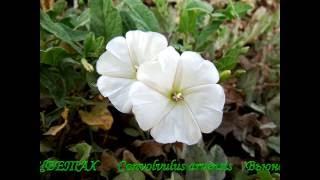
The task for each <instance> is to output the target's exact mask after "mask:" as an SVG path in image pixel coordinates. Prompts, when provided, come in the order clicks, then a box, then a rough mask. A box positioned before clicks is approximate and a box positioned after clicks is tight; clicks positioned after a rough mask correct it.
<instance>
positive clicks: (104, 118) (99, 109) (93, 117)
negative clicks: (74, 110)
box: [79, 103, 113, 130]
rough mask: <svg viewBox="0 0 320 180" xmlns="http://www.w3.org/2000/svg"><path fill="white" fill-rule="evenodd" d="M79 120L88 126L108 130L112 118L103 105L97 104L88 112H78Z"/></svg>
mask: <svg viewBox="0 0 320 180" xmlns="http://www.w3.org/2000/svg"><path fill="white" fill-rule="evenodd" d="M79 115H80V117H81V120H82V121H83V122H84V123H86V124H87V125H89V126H92V127H95V128H101V129H103V130H108V129H110V128H111V126H112V123H113V118H112V116H111V113H110V112H109V111H108V109H107V107H106V104H105V103H99V104H97V105H96V106H94V107H93V109H92V110H91V111H90V112H87V111H82V110H79Z"/></svg>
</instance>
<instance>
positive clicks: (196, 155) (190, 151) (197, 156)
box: [185, 145, 210, 180]
mask: <svg viewBox="0 0 320 180" xmlns="http://www.w3.org/2000/svg"><path fill="white" fill-rule="evenodd" d="M194 162H197V163H205V162H208V158H207V153H206V152H205V150H204V149H203V148H201V147H199V146H198V145H192V146H187V150H186V157H185V163H187V164H189V163H194ZM185 178H186V180H193V179H205V180H209V179H210V173H209V172H208V171H207V170H203V171H187V172H186V177H185Z"/></svg>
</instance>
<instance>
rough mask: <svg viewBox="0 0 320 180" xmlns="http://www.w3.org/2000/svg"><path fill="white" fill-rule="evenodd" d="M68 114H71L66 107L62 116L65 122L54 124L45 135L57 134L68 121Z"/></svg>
mask: <svg viewBox="0 0 320 180" xmlns="http://www.w3.org/2000/svg"><path fill="white" fill-rule="evenodd" d="M68 114H69V109H68V108H67V107H65V108H64V111H63V112H62V113H61V116H62V118H63V120H64V122H63V123H62V124H60V125H56V126H52V127H51V128H50V129H49V130H48V131H47V132H45V133H43V135H52V136H55V135H56V134H57V133H58V132H59V131H61V130H62V129H63V128H64V127H65V126H66V125H67V123H68Z"/></svg>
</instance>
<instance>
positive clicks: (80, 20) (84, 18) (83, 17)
mask: <svg viewBox="0 0 320 180" xmlns="http://www.w3.org/2000/svg"><path fill="white" fill-rule="evenodd" d="M89 22H90V14H89V9H86V10H84V11H83V12H82V13H81V14H80V16H77V17H75V18H73V19H72V20H71V23H72V25H73V26H74V29H78V28H79V27H81V26H85V25H87V24H88V23H89Z"/></svg>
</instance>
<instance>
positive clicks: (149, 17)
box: [123, 0, 160, 32]
mask: <svg viewBox="0 0 320 180" xmlns="http://www.w3.org/2000/svg"><path fill="white" fill-rule="evenodd" d="M123 2H124V3H125V4H126V7H127V8H128V10H127V11H128V14H129V15H130V16H131V18H132V20H133V21H134V22H135V25H136V27H137V28H138V29H140V30H144V31H155V32H159V31H160V26H159V22H158V20H157V18H156V17H155V15H154V14H153V12H152V11H150V10H149V8H148V7H147V6H145V5H144V4H143V3H142V1H141V0H124V1H123Z"/></svg>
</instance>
